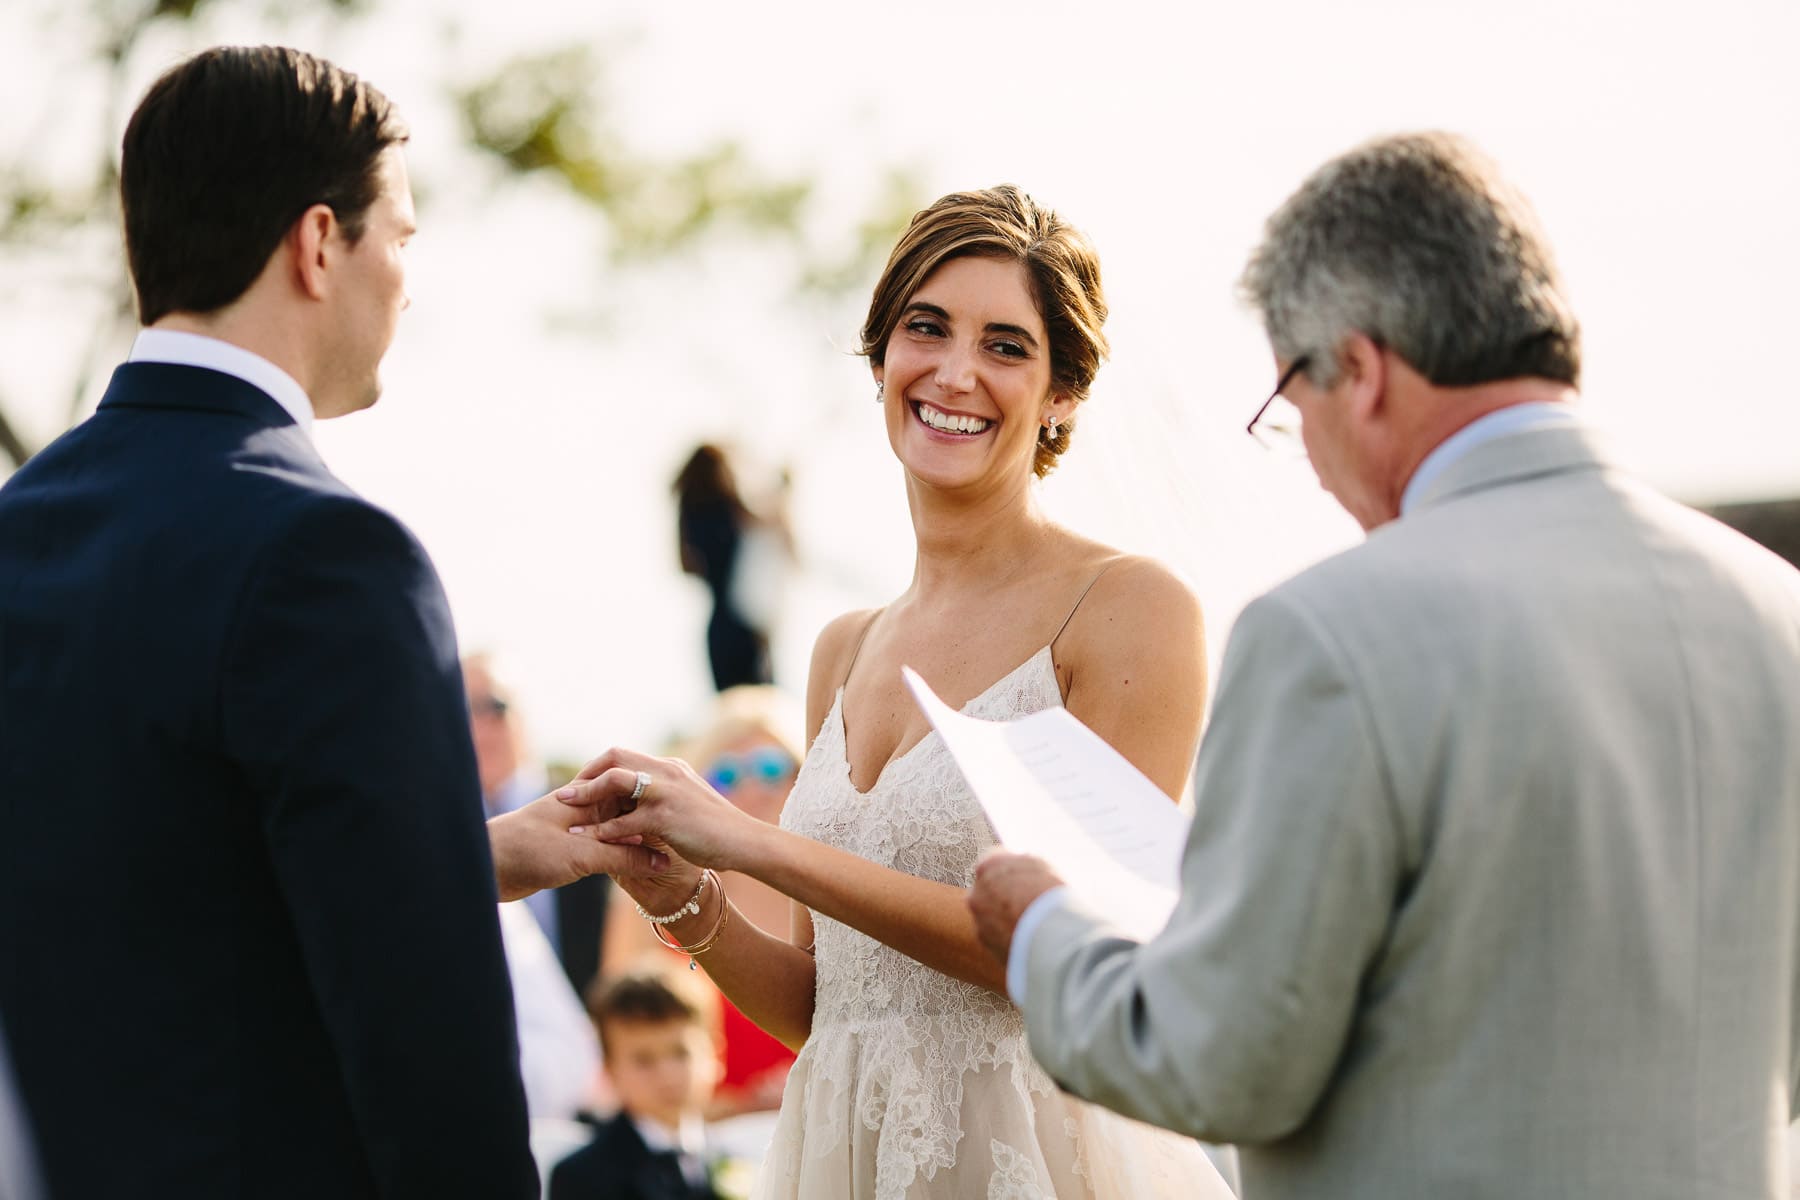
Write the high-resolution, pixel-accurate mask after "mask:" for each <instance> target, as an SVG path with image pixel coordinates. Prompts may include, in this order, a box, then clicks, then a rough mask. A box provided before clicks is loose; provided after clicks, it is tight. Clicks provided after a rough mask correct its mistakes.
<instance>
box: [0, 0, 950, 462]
mask: <svg viewBox="0 0 1800 1200" xmlns="http://www.w3.org/2000/svg"><path fill="white" fill-rule="evenodd" d="M24 2H26V3H33V4H36V5H38V7H39V9H40V10H41V11H39V12H37V13H34V14H33V23H34V25H35V27H36V28H37V30H38V31H39V32H40V33H41V34H42V36H43V38H44V42H45V44H46V45H55V46H59V47H62V48H64V50H65V52H66V53H69V54H71V55H72V56H73V57H74V58H75V59H76V60H78V61H77V62H76V63H75V72H76V73H77V74H78V75H79V76H80V77H81V86H82V88H83V89H84V94H86V93H92V94H89V95H87V99H88V100H89V101H90V102H91V103H92V104H94V105H97V111H96V112H94V113H91V114H89V115H90V116H91V118H92V119H90V120H88V121H86V122H85V127H84V128H76V129H74V130H71V128H70V126H69V123H68V121H67V120H66V119H63V120H58V119H54V118H52V117H47V118H46V120H45V121H44V122H43V124H42V125H41V128H39V129H37V130H35V131H33V133H32V134H31V135H30V137H29V140H28V142H27V144H26V145H25V146H24V147H23V148H22V152H21V153H19V154H17V155H14V156H11V161H10V162H5V163H4V165H0V252H4V255H5V265H4V268H3V270H0V276H3V278H0V313H3V312H4V311H5V307H6V306H8V305H13V304H21V303H32V304H41V303H43V302H44V298H45V297H46V296H50V295H54V296H57V297H58V300H57V303H58V305H59V311H60V310H62V309H65V308H66V310H67V311H68V313H69V315H70V319H71V320H72V321H86V322H88V323H89V325H90V327H91V329H92V332H91V335H89V336H88V337H87V338H86V339H85V349H83V350H82V351H81V352H79V353H78V354H76V355H75V356H74V358H73V361H72V362H71V364H70V367H69V370H68V372H67V383H66V387H67V390H66V401H65V403H64V405H63V409H62V411H63V413H64V420H63V422H62V423H63V424H64V425H67V424H73V423H74V422H75V421H77V420H79V419H80V418H81V417H82V416H83V415H84V413H85V412H86V411H88V408H89V406H91V404H92V403H93V402H94V401H95V400H96V399H97V391H98V388H97V386H96V383H97V380H98V379H99V378H100V377H101V373H102V372H105V371H109V370H110V368H111V366H112V365H113V363H114V362H115V361H116V359H117V357H118V355H119V348H120V347H121V346H122V345H124V344H127V343H128V341H129V338H130V336H131V333H132V331H133V330H134V329H135V327H136V320H135V312H134V308H133V305H132V299H131V291H130V281H129V278H128V277H127V275H126V266H125V259H124V254H123V249H122V247H121V246H120V244H119V232H118V231H119V208H118V158H117V154H118V141H119V135H120V133H121V132H122V130H123V125H124V121H125V119H126V118H127V117H128V116H129V113H130V110H131V107H132V106H133V105H134V104H135V102H136V99H137V93H139V92H140V91H141V90H142V88H143V87H144V86H146V85H147V83H148V82H149V79H150V78H152V77H153V76H154V74H155V72H156V70H157V69H158V68H159V66H160V65H161V64H164V63H167V62H169V61H173V60H174V59H175V58H177V57H179V56H180V55H181V54H183V53H192V52H194V51H197V50H199V49H201V48H203V47H205V46H207V45H210V44H214V43H215V42H216V41H218V40H220V37H219V34H218V32H217V27H218V24H219V22H218V21H217V20H216V18H219V17H222V16H227V15H229V16H230V17H231V18H233V19H234V20H236V21H237V22H239V23H240V24H241V23H242V21H243V20H245V19H246V18H248V19H249V20H251V21H253V22H254V23H255V27H256V28H257V29H259V30H264V31H266V40H271V41H273V40H282V39H284V38H287V37H289V36H291V35H292V34H293V33H295V32H298V31H300V30H304V31H305V32H306V34H307V36H306V37H294V38H293V40H294V42H295V43H296V44H300V45H303V46H306V47H308V48H312V47H314V46H315V45H318V44H319V42H320V40H323V41H326V42H329V41H330V40H331V35H332V33H333V32H334V31H337V32H342V29H343V27H344V26H347V25H350V24H353V23H355V22H357V21H358V20H360V19H363V18H365V17H367V16H368V15H370V14H371V13H372V12H374V11H375V10H376V9H377V7H378V6H379V4H380V3H381V0H82V2H77V3H73V4H70V3H66V2H65V0H24ZM320 52H321V53H324V54H325V55H326V56H327V57H330V51H329V50H328V49H322V50H321V51H320ZM629 52H630V47H629V39H628V38H627V37H624V36H619V37H616V38H614V39H612V40H610V41H609V40H601V41H599V42H597V43H583V44H577V45H574V46H566V47H563V48H559V49H555V50H548V51H539V52H529V53H525V54H521V55H519V56H518V57H515V58H512V59H510V60H508V61H505V62H503V63H501V64H500V65H499V66H498V67H491V68H489V69H488V70H487V71H486V73H485V74H483V75H481V76H480V77H478V78H474V79H468V78H439V79H437V80H436V81H435V85H436V86H437V87H438V88H439V89H441V91H442V94H443V95H444V96H446V97H447V98H448V100H449V103H450V104H451V105H452V106H453V107H454V109H455V111H456V114H457V118H458V123H459V134H460V136H461V138H462V139H463V141H464V143H465V146H464V148H465V149H466V150H467V151H468V152H470V153H473V154H475V155H477V156H479V157H480V158H483V159H485V160H487V161H489V162H491V163H494V164H498V165H499V166H500V167H501V168H502V170H501V172H500V178H501V186H509V185H511V184H517V183H523V182H524V181H526V180H528V179H529V180H545V179H548V180H550V181H552V182H553V184H554V185H555V186H556V187H557V188H558V189H560V190H561V191H563V192H564V193H566V194H567V195H568V196H570V197H572V198H574V199H575V200H576V201H578V202H579V204H580V207H581V209H582V210H583V211H584V212H586V213H587V214H589V215H590V216H591V218H592V220H593V222H594V223H595V226H596V228H597V231H598V232H599V234H600V235H601V236H600V244H601V245H603V246H604V247H605V255H606V257H607V260H608V261H607V263H606V265H607V266H608V267H609V268H610V269H611V270H612V271H613V272H619V271H637V272H651V273H654V272H657V271H660V270H665V269H671V268H676V267H678V266H679V264H681V263H682V262H691V261H692V260H693V259H694V257H696V256H697V255H700V254H702V253H704V252H705V251H706V250H708V249H711V248H714V247H719V246H733V247H741V246H763V247H766V248H771V249H776V250H779V251H780V254H779V256H778V258H777V259H774V260H772V261H779V262H781V263H783V264H787V267H786V269H788V270H789V271H790V273H791V278H790V279H789V280H788V284H787V290H786V295H787V300H788V302H789V303H791V304H794V305H796V306H806V305H811V304H817V303H820V302H837V301H840V300H842V298H843V297H845V296H847V295H848V294H849V293H851V292H852V291H853V290H855V289H857V288H860V287H864V286H866V285H867V283H868V281H869V280H870V279H871V278H872V277H873V276H874V274H875V272H876V271H877V270H878V269H879V267H880V265H881V262H882V260H883V256H884V255H885V253H886V251H887V249H888V247H889V246H891V245H892V244H893V242H894V240H895V238H896V236H897V234H898V233H899V231H900V230H901V229H902V228H904V226H905V224H906V221H907V220H908V219H909V218H910V217H911V215H912V213H913V212H915V211H916V210H917V209H918V208H919V207H920V206H921V204H922V203H923V199H922V185H921V183H920V180H919V174H918V172H917V171H916V170H914V169H911V168H907V167H894V168H890V169H889V170H887V171H886V172H885V173H884V174H883V175H882V176H881V177H880V178H879V179H878V180H877V181H876V183H875V186H874V187H873V188H872V190H871V194H870V199H869V202H868V206H867V211H866V212H864V213H863V214H862V215H861V216H860V217H858V218H856V219H853V220H852V221H851V222H850V223H849V228H848V229H844V228H841V227H840V228H838V229H835V230H832V231H827V232H822V231H821V230H819V228H818V225H819V223H820V222H819V219H818V218H817V215H816V213H815V212H814V209H815V207H816V205H815V200H816V193H817V191H818V186H817V180H816V178H815V177H814V176H813V175H811V174H808V173H807V172H806V170H805V169H799V170H795V169H789V170H785V171H777V170H774V169H771V168H769V167H767V166H765V165H763V164H762V163H760V162H758V161H757V159H756V157H755V156H754V155H753V153H752V152H751V151H750V150H749V149H748V148H746V146H745V145H744V144H743V142H742V141H740V140H738V139H737V138H734V137H731V136H725V135H721V136H718V137H715V138H712V139H711V140H710V141H709V142H708V143H707V144H705V145H702V146H701V147H699V148H698V149H696V150H692V151H689V152H686V153H661V152H658V150H657V149H655V148H647V147H644V146H640V145H638V144H636V143H635V142H634V140H633V139H632V138H631V137H630V136H628V134H627V132H626V131H625V130H624V129H622V128H621V122H620V120H619V118H618V116H617V109H618V105H617V104H616V103H615V102H614V100H613V97H612V96H611V94H610V93H609V91H608V84H609V80H610V79H611V78H612V75H613V73H614V72H613V71H612V70H611V69H610V68H611V67H612V65H613V63H614V62H615V61H616V60H617V58H618V57H619V56H620V55H623V54H628V53H629ZM454 57H455V56H453V55H449V54H444V55H441V56H439V59H440V60H441V61H442V63H443V64H445V66H444V70H445V71H447V72H451V71H454V70H455V68H454V67H451V66H449V65H448V64H450V63H451V62H452V60H453V59H454ZM89 81H91V83H92V87H91V88H90V87H89ZM55 116H57V117H65V118H66V116H67V114H55ZM71 163H73V164H74V165H73V166H71ZM414 174H415V181H416V184H415V186H416V188H417V192H418V198H419V203H420V207H421V208H426V207H428V205H429V204H430V202H431V200H432V197H433V196H434V195H438V194H447V193H450V192H454V191H458V190H462V191H466V190H467V189H468V188H469V187H471V186H475V185H473V184H472V183H471V181H470V180H469V179H465V178H461V177H453V178H446V177H444V176H443V174H442V173H440V174H438V175H436V176H432V175H425V176H424V177H421V173H420V172H419V171H418V170H417V169H416V168H415V172H414ZM469 174H470V175H475V174H478V173H475V172H471V173H469ZM840 225H841V223H840ZM28 285H29V286H28ZM592 332H600V333H604V326H603V325H602V326H601V328H599V329H598V330H593V331H592ZM16 404H17V398H16V397H11V396H7V395H4V394H0V476H3V475H4V474H5V473H6V472H7V471H9V470H10V469H11V468H12V467H15V466H17V465H19V464H22V463H23V462H24V461H25V460H26V459H27V458H28V457H30V455H31V454H32V453H33V452H34V451H35V450H36V449H37V448H38V446H37V445H36V444H35V443H34V440H33V438H32V437H31V436H29V435H28V434H27V433H26V432H25V431H24V429H22V428H21V423H20V422H19V421H18V420H17V419H16V417H15V412H16V409H15V405H16ZM40 406H41V405H40Z"/></svg>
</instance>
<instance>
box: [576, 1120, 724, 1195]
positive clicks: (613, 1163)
mask: <svg viewBox="0 0 1800 1200" xmlns="http://www.w3.org/2000/svg"><path fill="white" fill-rule="evenodd" d="M717 1195H718V1193H716V1192H714V1191H713V1189H712V1188H711V1187H710V1186H703V1187H696V1186H694V1185H693V1184H690V1183H689V1182H688V1181H687V1177H686V1176H685V1175H683V1174H682V1171H681V1161H680V1159H679V1158H678V1157H677V1156H676V1155H675V1154H674V1153H673V1152H663V1153H656V1152H654V1151H652V1150H651V1149H650V1147H648V1146H646V1145H645V1144H644V1138H643V1135H642V1134H640V1133H638V1131H637V1126H636V1125H634V1124H632V1122H631V1118H630V1117H629V1116H627V1115H626V1114H624V1113H619V1114H618V1115H616V1116H614V1117H613V1118H611V1119H610V1120H607V1121H604V1122H602V1123H601V1124H600V1126H599V1128H598V1129H596V1130H595V1132H594V1140H593V1141H591V1142H589V1143H588V1144H587V1145H585V1146H583V1147H582V1148H581V1149H579V1150H577V1151H575V1153H573V1154H571V1155H569V1156H568V1157H567V1158H565V1159H563V1160H562V1161H561V1162H559V1163H557V1164H556V1168H555V1169H554V1170H553V1171H551V1173H550V1195H549V1200H717Z"/></svg>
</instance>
